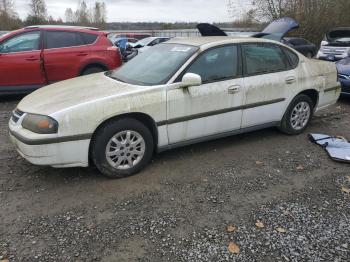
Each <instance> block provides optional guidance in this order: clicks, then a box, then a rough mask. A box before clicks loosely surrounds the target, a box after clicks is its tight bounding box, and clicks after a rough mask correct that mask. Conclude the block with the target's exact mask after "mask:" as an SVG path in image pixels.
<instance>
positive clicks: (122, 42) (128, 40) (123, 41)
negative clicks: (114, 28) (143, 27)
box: [109, 37, 139, 47]
mask: <svg viewBox="0 0 350 262" xmlns="http://www.w3.org/2000/svg"><path fill="white" fill-rule="evenodd" d="M109 40H111V41H112V43H113V44H114V45H115V46H117V47H120V46H121V45H122V46H126V44H129V45H130V46H131V47H134V46H135V43H137V42H138V41H139V40H138V39H136V38H127V37H117V38H109Z"/></svg>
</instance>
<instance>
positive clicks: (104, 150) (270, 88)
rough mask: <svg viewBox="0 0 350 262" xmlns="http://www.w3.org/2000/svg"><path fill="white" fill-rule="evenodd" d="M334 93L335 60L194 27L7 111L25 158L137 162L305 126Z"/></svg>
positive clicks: (126, 170) (111, 172)
mask: <svg viewBox="0 0 350 262" xmlns="http://www.w3.org/2000/svg"><path fill="white" fill-rule="evenodd" d="M339 95H340V84H339V83H338V82H337V71H336V66H335V65H334V64H332V63H329V62H326V61H317V60H311V59H308V58H306V57H304V56H303V55H301V54H299V53H297V52H295V51H294V50H293V49H291V48H289V47H288V46H285V45H283V44H281V43H278V42H275V41H271V40H263V39H254V38H230V37H227V36H223V37H199V38H188V39H173V40H170V41H169V42H166V43H163V44H160V45H157V46H155V47H154V48H151V49H149V50H148V51H146V52H144V53H143V54H141V55H139V56H137V57H136V58H135V59H134V60H132V61H130V62H129V63H127V64H125V65H123V66H122V67H121V68H119V69H116V70H114V71H110V72H108V73H99V74H94V75H90V76H84V77H79V78H75V79H71V80H67V81H63V82H59V83H55V84H53V85H51V86H48V87H45V88H42V89H40V90H37V91H35V92H34V93H32V94H31V95H29V96H27V97H25V98H24V99H23V100H22V101H21V102H20V103H19V105H18V107H17V109H16V110H14V111H13V115H12V118H11V120H10V123H9V128H10V137H11V139H12V141H13V143H14V144H15V145H16V148H17V150H18V152H19V153H20V154H21V155H22V156H23V157H24V158H25V159H27V160H28V161H29V162H31V163H33V164H37V165H50V166H53V167H75V166H83V167H86V166H89V165H95V166H96V167H97V168H98V169H99V170H100V171H101V173H102V174H104V175H106V176H109V177H125V176H129V175H132V174H135V173H137V172H139V171H140V170H141V169H142V168H144V167H145V166H146V164H147V163H148V162H149V161H150V160H151V158H152V155H153V154H154V152H161V151H164V150H168V149H171V148H175V147H179V146H184V145H188V144H192V143H196V142H201V141H205V140H210V139H215V138H220V137H224V136H229V135H233V134H238V133H243V132H248V131H252V130H257V129H261V128H266V127H272V126H276V127H278V128H279V129H280V130H281V131H283V132H284V133H286V134H289V135H296V134H300V133H301V132H303V131H304V130H305V129H306V127H307V125H308V124H309V122H310V119H311V118H312V115H313V113H314V112H315V111H317V110H320V109H322V108H324V107H326V106H329V105H331V104H333V103H335V102H336V101H337V99H338V97H339Z"/></svg>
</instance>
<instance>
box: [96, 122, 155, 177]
mask: <svg viewBox="0 0 350 262" xmlns="http://www.w3.org/2000/svg"><path fill="white" fill-rule="evenodd" d="M153 147H154V146H153V136H152V134H151V132H150V130H149V129H148V128H147V127H146V126H145V125H144V124H143V123H141V122H139V121H138V120H135V119H131V118H125V119H119V120H116V121H112V122H110V123H108V124H106V125H105V126H103V127H102V128H101V129H100V130H99V131H98V132H97V133H96V135H95V136H94V139H93V142H92V152H91V153H92V159H93V162H94V163H95V165H96V167H97V168H98V170H99V171H100V172H101V173H102V174H103V175H105V176H108V177H111V178H122V177H127V176H131V175H134V174H136V173H137V172H139V171H140V170H141V169H143V168H144V167H145V166H146V165H147V164H148V162H149V161H150V160H151V158H152V155H153Z"/></svg>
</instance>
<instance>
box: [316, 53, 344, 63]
mask: <svg viewBox="0 0 350 262" xmlns="http://www.w3.org/2000/svg"><path fill="white" fill-rule="evenodd" d="M346 57H348V53H343V54H324V53H323V52H321V51H318V53H317V56H316V58H317V59H320V60H326V61H331V62H335V61H339V60H342V59H344V58H346Z"/></svg>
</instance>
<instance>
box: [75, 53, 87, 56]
mask: <svg viewBox="0 0 350 262" xmlns="http://www.w3.org/2000/svg"><path fill="white" fill-rule="evenodd" d="M87 55H88V54H87V53H79V54H77V56H87Z"/></svg>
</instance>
